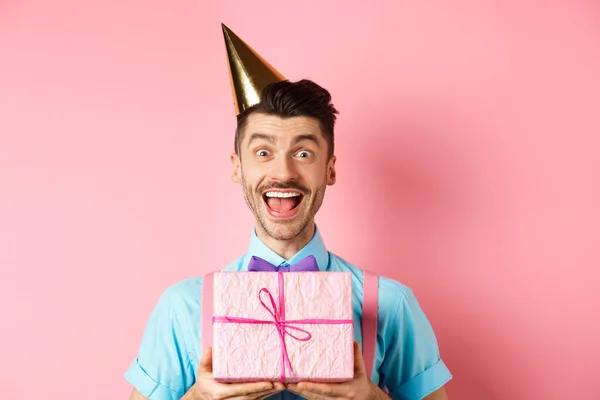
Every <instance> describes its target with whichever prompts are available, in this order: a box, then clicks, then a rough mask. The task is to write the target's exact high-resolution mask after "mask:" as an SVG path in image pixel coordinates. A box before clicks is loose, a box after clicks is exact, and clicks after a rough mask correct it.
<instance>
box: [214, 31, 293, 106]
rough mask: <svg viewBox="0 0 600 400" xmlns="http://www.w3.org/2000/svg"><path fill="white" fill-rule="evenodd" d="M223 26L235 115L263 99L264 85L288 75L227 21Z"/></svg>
mask: <svg viewBox="0 0 600 400" xmlns="http://www.w3.org/2000/svg"><path fill="white" fill-rule="evenodd" d="M221 26H222V27H223V36H224V38H225V48H226V49H227V59H228V61H229V62H228V65H229V77H230V79H231V90H232V92H233V101H234V106H235V114H236V115H238V114H240V113H241V112H242V111H244V110H245V109H247V108H248V107H251V106H253V105H255V104H257V103H259V102H260V95H261V93H262V91H263V89H264V88H265V86H267V85H269V84H271V83H273V82H280V81H284V80H286V78H285V77H284V76H283V75H282V74H281V73H280V72H279V71H277V70H276V69H275V68H273V66H272V65H271V64H269V63H268V62H266V61H265V60H264V59H263V58H262V57H261V56H260V55H259V54H258V53H257V52H256V51H254V50H253V49H252V48H251V47H250V46H248V45H247V44H246V43H245V42H244V41H243V40H242V39H240V38H239V37H238V36H237V35H236V34H235V33H233V31H232V30H231V29H229V28H228V27H227V26H225V24H221Z"/></svg>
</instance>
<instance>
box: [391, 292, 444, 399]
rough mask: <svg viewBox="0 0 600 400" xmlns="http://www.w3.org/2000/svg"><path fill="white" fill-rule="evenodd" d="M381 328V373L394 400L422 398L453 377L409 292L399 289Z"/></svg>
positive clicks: (429, 327) (420, 310)
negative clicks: (385, 342) (384, 340)
mask: <svg viewBox="0 0 600 400" xmlns="http://www.w3.org/2000/svg"><path fill="white" fill-rule="evenodd" d="M391 310H394V311H392V314H391V315H390V316H389V322H390V323H388V324H386V325H385V326H384V337H385V338H387V339H389V345H387V346H386V351H385V355H384V361H383V363H382V365H381V373H382V374H383V377H384V382H385V386H386V388H387V390H388V391H389V395H390V397H391V398H392V399H394V400H409V399H410V400H413V399H417V400H418V399H422V398H423V397H425V396H427V395H428V394H430V393H432V392H434V391H436V390H437V389H439V388H441V387H442V386H443V385H444V384H446V383H447V382H448V381H449V380H450V379H451V378H452V375H451V373H450V371H449V370H448V368H447V367H446V365H445V364H444V362H443V360H442V359H441V357H440V352H439V349H438V343H437V340H436V337H435V334H434V332H433V328H432V327H431V324H430V323H429V321H428V319H427V317H426V316H425V314H424V312H423V310H422V309H421V307H420V305H419V303H418V301H417V299H416V297H415V296H414V294H413V292H412V290H410V288H407V287H403V288H401V289H400V290H399V291H398V292H397V295H396V299H395V306H394V307H392V308H391Z"/></svg>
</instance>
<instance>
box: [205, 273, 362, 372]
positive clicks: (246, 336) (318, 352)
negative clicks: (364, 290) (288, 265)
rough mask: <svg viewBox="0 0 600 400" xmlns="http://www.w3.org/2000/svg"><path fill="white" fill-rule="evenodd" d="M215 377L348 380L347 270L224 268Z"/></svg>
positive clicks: (218, 277)
mask: <svg viewBox="0 0 600 400" xmlns="http://www.w3.org/2000/svg"><path fill="white" fill-rule="evenodd" d="M213 296H214V300H213V302H214V303H213V377H214V379H215V380H217V381H220V382H251V381H259V380H260V381H262V380H268V381H285V382H299V381H312V382H342V381H347V380H350V379H352V378H353V375H354V348H353V342H354V333H353V324H352V277H351V275H350V273H347V272H324V271H319V272H284V273H278V272H218V273H215V275H214V288H213Z"/></svg>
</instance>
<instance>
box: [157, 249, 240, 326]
mask: <svg viewBox="0 0 600 400" xmlns="http://www.w3.org/2000/svg"><path fill="white" fill-rule="evenodd" d="M241 261H242V257H238V258H237V259H235V260H234V261H232V262H230V263H229V264H228V265H227V266H225V267H224V268H221V269H220V271H223V270H235V269H236V268H237V266H238V265H240V263H241ZM204 276H205V275H197V276H193V277H190V278H185V279H181V280H179V281H177V282H175V283H172V284H170V285H169V286H167V287H166V289H165V290H164V292H163V293H162V295H161V298H160V301H162V302H165V303H168V304H169V305H170V306H171V307H172V309H173V310H174V311H176V312H182V313H184V314H186V315H190V313H192V314H194V313H195V310H199V308H200V304H201V299H202V283H203V281H204Z"/></svg>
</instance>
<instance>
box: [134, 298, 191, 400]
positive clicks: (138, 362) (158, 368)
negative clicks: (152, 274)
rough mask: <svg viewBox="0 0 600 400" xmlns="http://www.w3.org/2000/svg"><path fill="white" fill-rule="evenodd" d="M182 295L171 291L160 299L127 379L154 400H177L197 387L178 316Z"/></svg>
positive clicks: (150, 318) (147, 324)
mask: <svg viewBox="0 0 600 400" xmlns="http://www.w3.org/2000/svg"><path fill="white" fill-rule="evenodd" d="M178 298H179V296H178V294H177V293H176V291H175V290H174V288H173V287H170V288H168V289H167V290H166V291H165V292H164V293H163V294H162V295H161V296H160V298H159V300H158V302H157V304H156V306H155V307H154V310H153V311H152V313H151V315H150V317H149V319H148V322H147V323H146V328H145V331H144V334H143V336H142V341H141V344H140V347H139V351H138V354H137V357H136V358H135V360H134V361H133V362H132V364H131V365H130V366H129V369H128V370H127V372H126V373H125V379H126V380H127V381H128V382H129V383H131V384H132V385H133V387H135V388H136V389H137V390H138V391H139V392H140V393H141V394H143V395H144V396H145V397H147V398H148V399H150V400H176V399H180V398H181V397H183V395H184V394H185V391H186V388H189V387H190V386H191V385H192V384H193V379H194V376H193V369H192V368H191V362H190V359H189V357H188V352H187V346H186V343H185V338H184V336H183V332H182V329H181V325H180V323H179V318H178V315H177V309H178Z"/></svg>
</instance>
